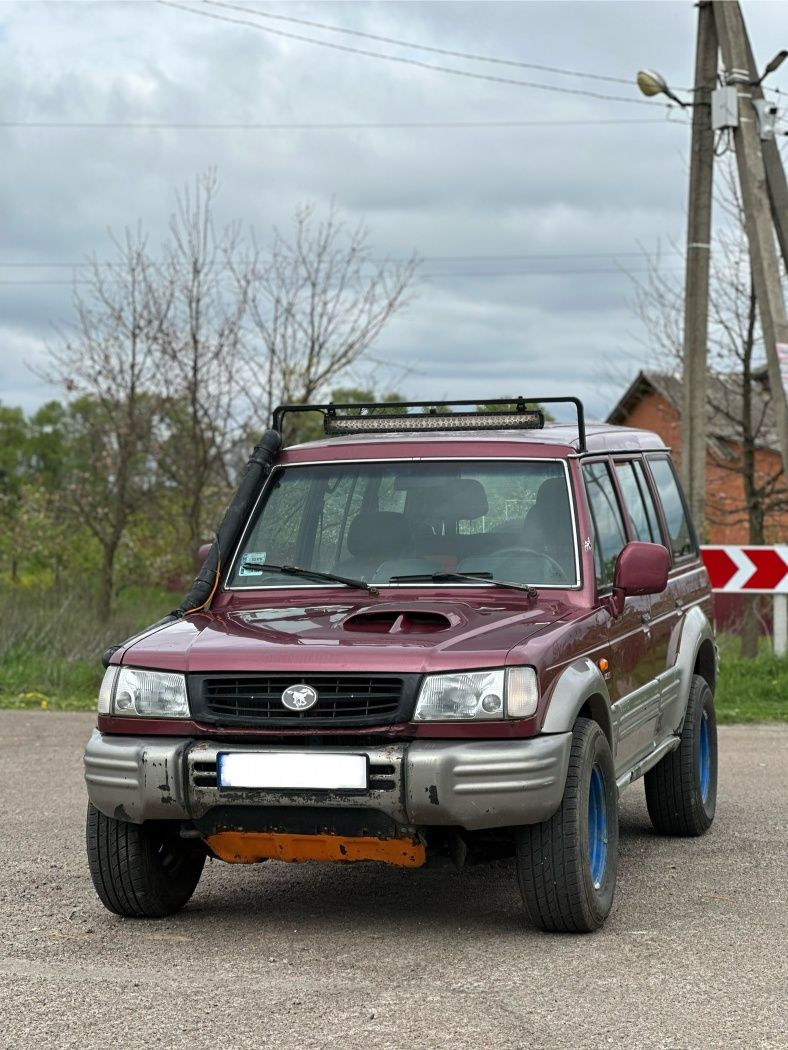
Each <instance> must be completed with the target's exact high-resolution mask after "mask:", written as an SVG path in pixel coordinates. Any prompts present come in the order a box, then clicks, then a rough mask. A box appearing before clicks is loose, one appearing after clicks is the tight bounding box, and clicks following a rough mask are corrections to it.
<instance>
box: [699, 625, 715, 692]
mask: <svg viewBox="0 0 788 1050" xmlns="http://www.w3.org/2000/svg"><path fill="white" fill-rule="evenodd" d="M693 673H694V674H697V675H700V677H701V678H703V679H705V680H706V682H707V683H708V686H709V689H711V691H712V693H713V692H714V691H715V689H716V686H717V651H716V649H715V647H714V643H713V642H712V641H711V639H709V638H704V639H703V640H702V641H701V643H700V645H699V646H698V654H697V656H696V657H695V666H694V668H693Z"/></svg>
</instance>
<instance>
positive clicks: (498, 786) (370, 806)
mask: <svg viewBox="0 0 788 1050" xmlns="http://www.w3.org/2000/svg"><path fill="white" fill-rule="evenodd" d="M571 742H572V734H571V733H554V734H546V735H543V736H538V737H533V738H529V739H525V740H485V741H475V740H474V741H464V740H456V741H455V740H452V741H443V740H439V741H432V740H430V741H420V740H417V741H411V742H407V743H395V744H394V743H393V744H380V745H378V746H374V747H358V748H353V747H330V748H325V749H321V751H332V752H338V753H346V754H348V753H350V754H360V753H363V754H366V755H368V756H369V774H370V775H369V787H368V789H367V790H366V791H363V792H339V791H271V790H259V789H254V790H249V789H235V788H233V789H229V788H219V786H218V784H217V774H216V765H217V755H218V753H219V752H220V751H228V750H229V751H254V752H266V751H278V752H281V751H283V750H286V748H285V747H283V746H279V747H272V746H259V745H249V744H244V745H240V744H238V745H236V744H232V745H229V744H221V743H216V742H214V741H205V740H193V739H187V738H179V737H133V736H125V735H124V736H121V735H116V736H111V735H103V734H101V733H99V731H98V730H94V732H93V735H92V736H91V738H90V740H89V742H88V745H87V748H86V751H85V781H86V783H87V789H88V795H89V796H90V800H91V802H92V803H93V805H94V806H95V807H96V808H97V809H99V810H101V812H102V813H105V814H106V815H107V816H111V817H116V818H118V819H120V820H126V821H130V822H132V823H136V824H140V823H142V822H143V821H146V820H186V821H193V822H196V823H197V824H198V825H199V824H200V823H201V822H203V823H204V822H205V821H206V820H207V819H208V818H209V816H210V814H211V813H212V812H215V811H221V812H222V813H223V814H227V813H228V812H229V811H231V812H232V814H233V823H234V824H236V825H237V826H241V827H242V826H243V823H244V820H243V810H244V808H247V810H248V811H251V808H252V807H254V808H255V810H256V811H260V810H266V811H270V810H271V809H272V808H274V809H276V810H281V811H282V815H283V817H284V816H285V815H286V813H288V812H289V813H290V814H291V815H292V816H296V815H297V813H298V812H299V811H302V812H306V811H309V812H310V813H314V812H317V811H322V812H326V813H329V812H330V811H331V810H332V809H333V810H342V811H343V812H348V811H354V810H363V811H366V812H367V813H371V814H377V815H379V816H380V817H381V819H384V820H385V821H387V822H391V823H393V824H394V825H397V826H399V827H404V828H411V829H412V828H418V827H435V826H443V827H445V826H454V827H461V828H465V829H467V830H469V831H474V830H479V829H482V828H498V827H507V826H510V825H518V824H535V823H538V822H539V821H542V820H547V819H548V818H549V817H551V816H552V815H553V813H555V811H556V810H557V809H558V807H559V805H560V804H561V798H562V796H563V792H564V784H565V782H566V773H567V768H568V765H569V752H570V748H571Z"/></svg>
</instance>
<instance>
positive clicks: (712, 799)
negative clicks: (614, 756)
mask: <svg viewBox="0 0 788 1050" xmlns="http://www.w3.org/2000/svg"><path fill="white" fill-rule="evenodd" d="M645 782H646V806H647V807H648V815H649V816H650V817H651V823H652V824H653V825H654V829H655V830H656V831H658V832H659V833H660V834H661V835H688V836H697V835H703V834H704V833H705V832H706V831H708V830H709V828H710V827H711V823H712V821H713V820H714V813H715V810H716V808H717V716H716V714H715V711H714V694H713V693H712V691H711V689H710V688H709V684H708V682H707V681H706V680H705V679H704V678H701V677H700V675H693V676H692V685H691V686H690V695H689V701H688V703H687V714H686V716H685V718H684V726H683V728H682V731H681V742H680V744H679V746H678V747H677V748H676V750H675V751H671V753H670V754H669V755H666V756H665V757H664V758H663V759H662V761H661V762H658V763H657V765H656V766H654V768H653V769H651V770H649V772H648V773H646V776H645Z"/></svg>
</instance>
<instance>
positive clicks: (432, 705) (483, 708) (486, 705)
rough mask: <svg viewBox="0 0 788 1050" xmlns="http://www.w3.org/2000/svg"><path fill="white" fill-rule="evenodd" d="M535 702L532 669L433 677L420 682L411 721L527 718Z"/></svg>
mask: <svg viewBox="0 0 788 1050" xmlns="http://www.w3.org/2000/svg"><path fill="white" fill-rule="evenodd" d="M538 701H539V691H538V688H537V682H536V672H535V671H534V669H533V668H532V667H508V668H503V667H501V668H498V669H496V670H494V671H458V672H456V673H454V674H433V675H428V676H427V677H426V678H425V679H424V683H423V685H422V687H421V691H420V693H419V699H418V702H417V704H416V713H415V715H414V716H413V717H414V720H415V721H416V722H449V721H455V720H457V721H458V720H462V721H469V720H474V721H480V720H484V721H493V720H500V719H502V718H528V717H529V716H530V715H532V714H533V713H534V711H536V705H537V703H538Z"/></svg>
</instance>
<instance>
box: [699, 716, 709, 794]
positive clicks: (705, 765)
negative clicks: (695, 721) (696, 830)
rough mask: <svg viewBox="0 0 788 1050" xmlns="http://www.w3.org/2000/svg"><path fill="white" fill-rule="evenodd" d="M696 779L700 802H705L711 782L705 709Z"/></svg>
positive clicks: (701, 723)
mask: <svg viewBox="0 0 788 1050" xmlns="http://www.w3.org/2000/svg"><path fill="white" fill-rule="evenodd" d="M698 780H699V782H700V798H701V802H705V801H706V800H707V799H708V797H709V785H710V784H711V734H710V733H709V715H708V712H707V711H704V712H703V717H702V718H701V720H700V733H699V735H698Z"/></svg>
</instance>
